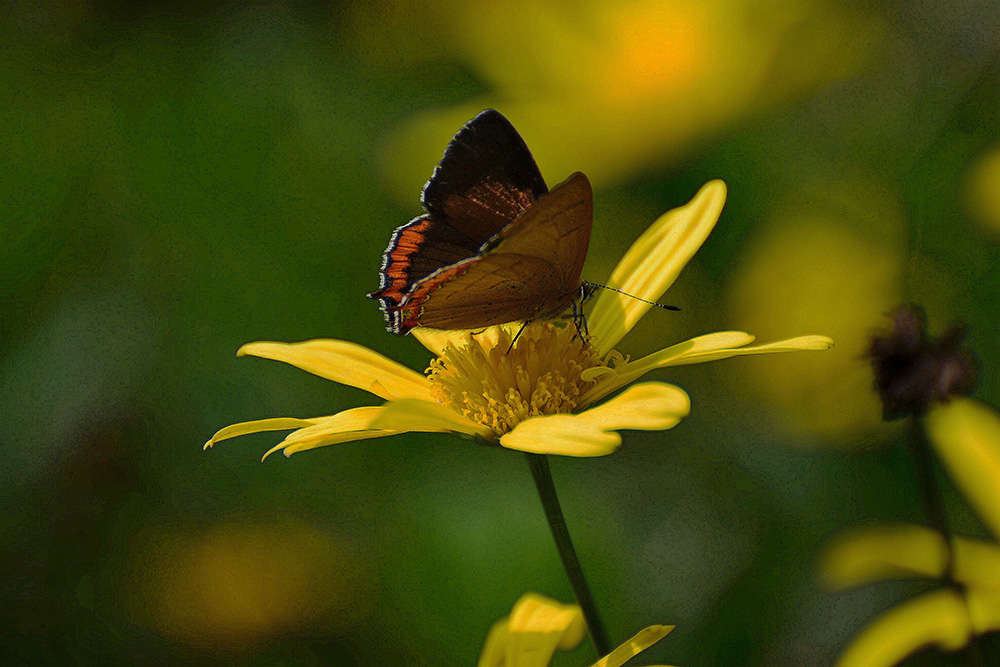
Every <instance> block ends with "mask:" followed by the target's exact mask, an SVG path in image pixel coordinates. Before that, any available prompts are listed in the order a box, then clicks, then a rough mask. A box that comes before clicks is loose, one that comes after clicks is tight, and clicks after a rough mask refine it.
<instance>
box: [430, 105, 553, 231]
mask: <svg viewBox="0 0 1000 667" xmlns="http://www.w3.org/2000/svg"><path fill="white" fill-rule="evenodd" d="M546 192H548V188H547V187H546V186H545V181H544V180H543V179H542V174H541V172H539V171H538V166H537V165H536V164H535V159H534V158H533V157H531V152H530V151H529V150H528V147H527V146H526V145H525V143H524V140H523V139H522V138H521V135H519V134H518V133H517V130H515V129H514V126H513V125H511V124H510V121H508V120H507V119H506V118H504V117H503V115H501V114H500V113H499V112H498V111H494V110H493V109H487V110H486V111H484V112H482V113H481V114H479V115H478V116H476V117H475V118H473V119H472V120H470V121H469V122H468V123H466V125H465V127H463V128H462V129H461V130H459V131H458V134H456V135H455V138H454V139H452V140H451V143H450V144H448V148H447V149H446V150H445V152H444V157H443V158H441V163H440V164H438V166H437V168H436V169H435V170H434V175H433V176H431V180H430V181H429V182H428V183H427V185H426V186H425V187H424V193H423V197H422V200H421V201H422V202H423V204H424V208H426V209H427V212H428V213H430V214H431V216H432V217H433V218H434V219H435V220H438V221H441V222H442V223H443V224H448V225H451V226H454V227H457V228H458V229H461V230H462V231H463V232H465V233H467V234H469V235H470V236H473V237H474V238H475V239H476V240H478V241H479V246H482V245H483V244H484V243H486V242H487V241H488V240H490V239H491V238H493V236H495V235H496V234H497V233H499V232H500V230H501V229H503V228H504V227H506V226H507V225H509V224H510V223H511V222H513V221H514V218H516V217H517V216H518V215H520V214H521V212H522V211H524V210H525V209H526V208H528V207H529V206H531V205H532V204H533V203H534V202H535V200H536V199H538V198H539V197H541V196H542V195H543V194H545V193H546Z"/></svg>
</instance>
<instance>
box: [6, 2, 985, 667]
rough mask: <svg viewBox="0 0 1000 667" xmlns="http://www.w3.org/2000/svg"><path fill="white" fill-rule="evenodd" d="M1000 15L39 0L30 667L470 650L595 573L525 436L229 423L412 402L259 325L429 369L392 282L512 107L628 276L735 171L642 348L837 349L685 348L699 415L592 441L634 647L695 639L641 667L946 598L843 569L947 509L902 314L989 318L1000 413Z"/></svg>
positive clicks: (836, 640) (9, 203)
mask: <svg viewBox="0 0 1000 667" xmlns="http://www.w3.org/2000/svg"><path fill="white" fill-rule="evenodd" d="M998 19H1000V13H998V9H997V6H996V4H995V3H994V2H992V1H986V0H956V1H954V2H947V3H941V2H932V1H929V0H898V1H897V2H885V3H867V2H839V1H837V2H834V1H830V2H823V1H819V0H793V1H792V2H786V1H785V0H672V1H662V2H656V1H654V0H627V1H625V2H613V1H611V0H589V1H586V2H583V3H569V2H563V1H561V0H543V1H541V2H528V1H527V0H524V1H520V0H519V1H514V2H510V3H504V4H499V3H498V4H492V3H486V2H465V1H462V2H460V1H458V0H453V1H449V0H442V1H440V2H431V3H421V2H409V1H407V0H399V1H389V0H386V1H374V2H354V3H351V2H347V3H323V2H318V1H313V2H261V3H256V2H232V3H215V4H213V3H193V2H191V3H176V2H124V1H121V0H111V1H103V2H97V1H95V0H74V1H69V0H66V1H58V0H35V1H18V0H14V1H13V2H8V3H4V5H3V8H2V10H0V28H2V29H0V44H2V55H3V58H2V60H0V85H2V90H3V92H4V95H3V100H2V102H0V155H2V161H0V216H2V217H0V285H2V286H0V307H2V311H0V312H2V319H0V423H2V428H0V433H2V435H0V438H2V442H3V454H4V465H3V468H2V472H0V475H2V476H3V478H2V487H0V488H2V494H3V519H2V526H3V528H2V531H0V569H2V571H3V573H4V575H3V577H2V583H0V586H2V587H0V597H2V604H0V615H2V625H0V659H2V660H3V662H4V663H5V664H32V665H35V664H60V665H62V664H129V665H207V664H217V665H228V664H239V665H262V666H264V665H266V666H270V665H275V666H276V665H327V664H336V665H383V664H414V665H425V664H426V665H470V664H473V663H474V661H475V660H476V657H477V655H478V652H479V649H480V647H481V644H482V641H483V638H484V637H485V635H486V632H487V629H488V628H489V626H490V624H491V623H492V622H493V621H495V620H497V619H498V618H500V617H501V616H503V615H505V614H506V613H507V612H508V611H509V609H510V607H511V605H512V604H513V602H514V601H515V600H516V599H517V598H518V597H519V596H520V595H521V594H522V593H524V592H526V591H529V590H533V591H539V592H542V593H545V594H547V595H549V596H552V597H555V598H558V599H561V600H563V601H570V600H571V599H572V595H571V592H570V589H569V586H568V584H567V583H566V580H565V578H564V576H563V574H562V571H561V569H560V566H559V563H558V559H557V555H556V552H555V549H554V547H553V546H552V543H551V539H550V537H549V534H548V530H547V527H546V525H545V522H544V518H543V515H542V512H541V508H540V505H539V502H538V500H537V497H536V495H535V491H534V488H533V485H532V483H531V480H530V475H529V474H528V470H527V466H526V464H525V461H524V457H523V456H521V455H520V454H519V453H517V452H508V451H501V450H499V449H493V448H485V447H477V446H474V445H472V444H470V443H468V442H466V441H460V440H457V439H454V438H449V437H444V436H438V435H407V436H399V437H394V438H388V439H383V440H376V441H370V442H359V443H352V444H347V445H343V446H340V447H336V448H325V449H320V450H317V451H313V452H306V453H302V454H298V455H296V456H294V457H292V458H290V459H284V458H282V457H273V458H271V459H269V460H268V461H267V462H266V463H265V464H261V463H260V462H259V459H260V455H261V454H262V453H263V452H264V451H265V450H266V449H267V448H269V447H270V446H271V445H272V444H274V443H275V442H277V441H278V439H279V438H280V436H278V435H272V436H268V435H259V436H251V437H246V438H242V439H239V440H233V441H227V442H225V443H223V444H220V445H219V446H217V447H216V448H215V449H213V450H211V451H208V452H203V451H202V449H201V445H202V443H203V442H204V441H205V440H206V439H207V438H208V437H209V436H210V435H211V434H212V433H214V432H215V431H216V430H217V429H219V428H221V427H223V426H225V425H227V424H230V423H233V422H236V421H242V420H249V419H258V418H264V417H270V416H282V415H284V416H300V417H309V416H316V415H323V414H332V413H333V412H336V411H338V410H341V409H344V408H348V407H352V406H355V405H361V404H373V403H374V402H375V400H376V399H374V397H372V396H370V395H367V394H365V393H364V392H360V391H357V390H354V389H350V388H345V387H341V386H336V385H334V384H332V383H329V382H325V381H323V380H320V379H319V378H316V377H313V376H311V375H308V374H306V373H303V372H301V371H298V370H296V369H294V368H291V367H288V366H284V365H282V364H277V363H272V362H266V361H261V360H258V359H237V358H236V357H235V356H234V352H235V350H236V349H237V348H238V347H239V346H240V345H241V344H243V343H245V342H249V341H252V340H279V341H298V340H305V339H309V338H318V337H330V338H343V339H347V340H353V341H358V342H362V343H364V344H366V345H368V346H370V347H372V348H373V349H375V350H378V351H380V352H382V353H384V354H386V355H388V356H391V357H393V358H395V359H398V360H400V361H402V362H404V363H406V364H408V365H410V366H411V367H413V368H416V369H418V370H419V369H423V368H425V367H426V365H427V363H428V361H429V357H428V353H427V352H426V351H425V350H424V349H423V348H422V347H421V346H420V345H419V344H417V343H416V341H414V340H413V339H412V338H397V337H393V336H391V335H389V334H387V333H385V332H384V331H383V329H382V319H381V316H380V314H379V312H378V308H377V306H376V304H375V303H374V302H371V301H369V300H367V299H366V298H365V293H366V292H368V291H371V290H373V289H375V288H376V287H377V285H378V275H377V271H378V267H379V261H380V254H381V252H382V250H383V248H384V246H385V243H386V241H387V240H388V237H389V234H390V232H391V230H392V229H393V228H394V227H396V226H398V225H400V224H402V223H404V222H406V221H407V220H409V219H410V218H411V217H413V216H414V215H416V214H417V213H418V212H419V210H420V208H419V193H420V187H421V186H422V184H423V182H424V181H425V180H426V179H427V178H428V177H429V175H430V173H431V170H432V169H433V167H434V165H435V164H436V163H437V160H438V159H439V158H440V155H441V152H442V151H443V149H444V147H445V145H446V143H447V141H448V139H449V138H450V136H451V135H452V134H453V133H454V132H455V131H456V130H457V129H458V128H459V127H460V126H461V125H462V123H464V122H465V121H467V120H468V119H470V118H471V117H472V116H474V115H475V114H476V113H477V112H478V111H480V110H482V109H484V108H487V107H494V108H497V109H499V110H500V111H501V112H503V113H504V114H506V115H507V116H508V117H509V118H510V119H511V121H512V122H513V123H514V125H515V126H516V127H517V128H518V129H519V131H520V132H521V134H522V135H523V136H524V138H525V140H526V142H527V144H528V146H529V147H530V148H531V149H532V151H533V152H534V154H535V157H536V159H537V161H538V164H539V166H540V168H541V170H542V173H543V174H544V175H545V177H546V179H547V180H548V182H549V184H550V185H553V184H555V183H558V182H560V181H561V180H563V179H564V178H565V177H566V176H567V175H568V174H569V173H570V172H571V171H574V170H579V171H583V172H585V173H587V174H588V175H589V176H590V177H591V179H592V180H593V182H594V185H595V188H596V195H595V207H596V213H595V215H596V218H595V230H594V238H593V241H592V244H591V253H590V257H589V259H588V266H587V269H586V270H585V272H584V276H585V277H586V278H588V279H591V280H596V281H600V280H603V279H605V278H606V277H607V275H608V274H609V272H610V270H611V268H612V267H613V266H614V264H615V262H616V261H617V259H618V258H619V257H620V256H621V254H622V253H623V252H624V250H625V249H626V248H627V247H628V246H629V244H630V243H631V242H632V240H633V239H634V238H635V237H636V236H637V235H638V234H639V233H641V231H642V230H643V229H645V227H646V226H647V225H648V224H649V223H651V222H652V221H653V220H654V219H655V218H656V217H657V216H658V215H659V214H660V213H662V212H664V211H666V210H667V209H669V208H673V207H675V206H678V205H681V204H683V203H684V202H686V201H687V200H688V199H689V198H690V197H691V196H692V195H693V194H694V192H695V191H696V190H697V188H698V187H699V186H700V185H701V184H702V183H704V182H705V181H707V180H709V179H710V178H716V177H718V178H723V179H725V180H726V182H727V183H728V185H729V189H730V199H729V203H728V204H727V207H726V210H725V212H724V213H723V216H722V219H721V221H720V223H719V225H718V227H717V228H716V231H715V232H714V233H713V235H712V236H711V237H710V238H709V240H708V242H707V243H706V245H705V246H704V247H703V248H702V250H701V251H700V252H699V253H698V255H697V256H696V257H695V259H694V260H693V262H692V263H691V264H690V265H689V267H688V268H687V269H686V271H685V273H684V274H683V275H682V276H681V279H680V280H679V281H678V283H677V284H676V285H675V286H674V288H672V289H671V291H670V292H669V293H668V295H667V296H666V297H665V299H664V300H665V301H667V302H669V303H672V304H676V305H679V306H681V307H682V308H683V312H682V313H680V314H673V313H655V312H654V313H651V314H649V315H648V316H647V317H646V318H645V319H644V320H643V322H642V323H641V325H640V326H639V327H637V328H636V330H634V331H633V332H632V334H631V335H630V336H629V337H628V338H626V339H625V340H624V341H623V342H622V344H621V345H620V346H619V349H621V350H622V351H623V352H625V353H628V354H631V355H632V356H633V357H635V356H637V355H639V354H643V353H646V352H649V351H652V350H654V349H658V348H660V347H664V346H666V345H668V344H671V343H673V342H677V341H679V340H683V339H684V338H687V337H690V336H694V335H699V334H702V333H707V332H710V331H715V330H722V329H745V330H747V331H750V332H751V333H754V334H756V335H758V336H759V337H760V338H761V339H762V340H765V341H767V340H773V339H776V338H779V337H780V338H783V337H789V336H793V335H800V334H810V333H819V334H826V335H830V336H832V337H833V338H834V339H835V340H836V341H837V347H836V348H835V349H834V350H833V351H830V352H824V353H802V354H799V355H785V356H778V357H769V358H761V359H745V360H733V361H728V362H719V363H716V364H711V365H707V366H690V367H684V368H678V369H676V370H671V371H670V372H669V373H667V372H660V374H659V375H658V376H657V379H662V380H667V381H670V382H674V383H676V384H678V385H679V386H681V387H683V388H684V389H686V390H687V391H688V392H689V393H690V395H691V397H692V402H693V410H692V414H691V416H690V417H689V418H687V419H685V420H684V421H683V422H682V423H681V424H680V425H679V426H678V427H677V428H675V429H673V430H671V431H666V432H658V433H629V434H626V436H625V444H624V446H623V448H622V449H621V451H620V452H618V453H616V454H615V455H613V456H608V457H604V458H600V459H596V460H588V459H556V460H553V461H552V467H553V473H554V476H555V480H556V484H557V487H558V488H559V490H560V494H561V497H562V501H563V505H564V508H565V511H566V514H567V519H568V522H569V524H570V529H571V531H572V532H573V534H574V537H575V540H576V542H577V547H578V549H579V551H580V554H581V559H582V561H583V565H584V567H585V569H586V571H587V573H588V575H589V577H590V579H591V584H592V586H593V588H594V591H595V596H596V598H597V602H598V605H599V606H600V607H601V609H602V611H603V614H604V615H605V616H606V621H607V624H608V626H609V630H610V633H611V635H612V640H613V641H614V642H616V643H617V642H620V641H623V640H624V639H626V638H627V637H629V636H631V635H632V634H633V633H634V632H635V631H637V630H638V629H639V628H641V627H644V626H646V625H649V624H652V623H669V624H676V625H677V626H678V628H677V630H676V631H675V632H674V633H673V634H671V635H670V636H669V637H668V638H667V639H665V640H664V641H662V642H660V644H658V645H657V646H655V647H654V648H652V649H650V650H649V651H647V652H646V653H645V654H644V655H643V660H639V662H644V663H646V664H649V663H652V662H668V663H670V664H686V665H692V666H693V665H726V666H730V667H735V666H739V665H783V666H785V667H792V666H796V665H802V666H813V665H823V664H830V663H831V662H832V661H833V660H834V658H835V656H836V655H837V654H838V653H839V651H840V650H841V649H842V648H843V647H844V646H845V645H846V643H847V642H848V641H849V638H850V637H851V636H852V633H854V632H855V631H856V630H857V629H859V628H860V627H861V626H862V625H864V624H865V623H866V622H867V621H868V620H870V619H871V618H872V617H873V616H874V615H875V614H877V613H878V612H879V611H880V610H884V609H887V608H888V607H889V606H891V605H892V604H893V602H894V601H896V600H899V599H901V598H902V597H904V596H906V595H909V594H912V593H913V592H914V591H915V590H916V588H915V584H914V585H911V584H907V583H900V584H894V585H879V586H874V587H869V588H864V589H861V590H858V591H854V592H851V593H846V594H838V595H832V594H828V593H825V592H823V591H821V590H819V589H818V588H817V586H816V584H815V580H814V574H813V558H814V556H815V554H816V551H817V549H818V547H819V546H820V545H821V544H822V543H823V541H824V540H825V539H826V538H827V537H828V536H829V535H830V534H831V533H832V532H833V531H835V530H837V529H839V528H841V527H845V526H848V525H852V524H854V523H856V522H857V521H859V520H862V519H868V518H886V519H906V520H912V521H917V522H922V521H923V519H922V514H921V512H920V508H919V507H920V506H919V502H918V499H917V497H916V490H915V484H914V481H913V476H912V470H911V467H910V464H909V461H908V459H907V458H906V455H905V450H904V448H903V447H902V446H901V444H900V442H901V440H900V438H901V432H900V431H899V429H898V428H894V427H892V426H885V425H882V424H881V423H880V422H879V421H878V416H879V415H878V405H877V403H876V400H875V397H874V395H873V394H872V393H871V392H870V391H869V387H870V384H871V377H870V372H869V371H868V370H867V368H866V367H865V365H864V360H863V358H862V354H863V349H864V345H865V340H866V337H867V336H868V335H869V334H870V332H871V331H872V330H873V329H874V328H876V327H878V326H880V325H881V324H883V323H884V317H883V316H884V314H885V313H886V312H888V311H889V310H890V309H891V308H892V307H893V306H894V305H896V304H897V303H898V302H900V301H901V300H903V299H908V300H914V301H916V302H918V303H921V304H923V305H924V306H925V307H926V309H927V311H928V314H929V318H930V322H931V326H932V330H940V329H941V328H942V327H944V326H946V325H947V324H948V323H949V322H951V321H953V320H956V319H957V320H962V321H965V322H967V323H968V324H969V325H970V335H969V338H968V341H969V344H970V346H971V347H972V348H973V349H974V350H975V352H976V354H977V355H978V358H979V360H980V362H981V382H980V387H979V390H978V391H977V394H976V395H977V396H978V397H979V398H981V399H983V400H985V401H987V402H990V403H992V404H994V405H997V404H998V403H1000V384H998V376H997V373H995V371H994V370H993V369H995V368H997V364H998V362H1000V359H998V355H1000V333H998V331H1000V312H998V309H997V303H998V297H1000V278H998V275H997V270H998V257H1000V66H998V65H1000V60H998V47H1000V20H998ZM947 495H948V497H947V498H946V500H947V501H948V505H949V508H950V510H951V511H952V516H953V517H954V518H953V520H954V523H955V526H956V531H959V532H962V533H965V534H976V533H982V531H981V529H980V528H979V527H978V525H977V524H976V523H975V520H974V519H973V517H972V516H971V515H970V514H969V513H968V511H967V510H966V509H964V505H963V503H962V502H961V499H960V498H959V497H958V496H957V494H956V493H955V492H953V491H950V490H949V491H948V494H947ZM924 585H926V584H924ZM986 650H987V655H992V657H993V658H994V659H995V660H1000V646H996V645H995V643H994V644H993V645H991V644H990V643H987V645H986ZM592 660H593V655H592V652H591V649H590V647H589V645H585V646H584V647H583V648H581V649H579V650H578V651H577V652H576V653H574V654H570V655H563V656H560V657H559V658H558V659H557V661H556V663H554V664H558V665H584V664H589V662H592ZM911 663H912V664H914V665H917V664H920V665H923V664H947V663H948V658H947V657H944V658H942V657H941V656H938V655H936V654H933V653H931V654H927V655H922V656H918V657H917V658H915V659H913V660H912V661H911Z"/></svg>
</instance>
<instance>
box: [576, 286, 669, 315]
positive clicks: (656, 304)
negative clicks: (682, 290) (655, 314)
mask: <svg viewBox="0 0 1000 667" xmlns="http://www.w3.org/2000/svg"><path fill="white" fill-rule="evenodd" d="M584 285H586V286H587V288H592V287H600V288H601V289H606V290H611V291H612V292H618V293H619V294H624V295H625V296H627V297H629V298H632V299H635V300H636V301H642V302H643V303H648V304H649V305H651V306H656V307H657V308H662V309H663V310H680V308H679V307H678V306H668V305H666V304H663V303H657V302H656V301H649V300H648V299H643V298H642V297H638V296H636V295H635V294H629V293H628V292H625V291H622V290H620V289H618V288H617V287H609V286H608V285H602V284H600V283H592V282H590V281H586V282H585V283H584ZM589 291H590V292H591V293H593V290H592V289H591V290H589Z"/></svg>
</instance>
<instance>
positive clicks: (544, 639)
mask: <svg viewBox="0 0 1000 667" xmlns="http://www.w3.org/2000/svg"><path fill="white" fill-rule="evenodd" d="M673 629H674V626H672V625H651V626H649V627H648V628H646V629H644V630H642V631H640V632H639V634H637V635H636V636H634V637H632V638H631V639H630V640H628V641H627V642H625V643H624V644H622V645H621V646H619V647H618V648H616V649H615V650H614V651H612V652H611V653H609V654H608V655H607V656H605V657H604V658H602V659H601V660H598V661H597V662H595V663H594V665H593V667H621V665H623V664H625V662H627V661H628V660H629V659H630V658H632V657H633V656H636V655H638V654H639V653H640V652H642V651H644V650H646V649H647V648H649V647H650V646H652V645H653V644H655V643H656V642H658V641H660V640H661V639H663V638H664V637H666V636H667V634H668V633H669V632H670V631H671V630H673ZM585 632H586V626H585V625H584V621H583V614H582V613H581V612H580V608H579V607H577V606H576V605H565V604H560V603H558V602H556V601H555V600H551V599H549V598H547V597H544V596H542V595H539V594H537V593H527V594H526V595H524V596H523V597H522V598H521V599H520V600H518V601H517V602H516V603H514V608H513V609H511V612H510V616H508V617H507V618H504V619H502V620H500V621H497V622H496V623H494V624H493V627H492V628H490V632H489V634H488V635H487V636H486V643H485V644H484V645H483V652H482V654H481V655H480V656H479V667H545V666H546V665H548V664H549V661H550V660H551V659H552V654H553V653H555V651H556V649H557V648H559V649H562V650H564V651H568V650H571V649H573V648H576V647H577V646H578V645H579V644H580V642H581V641H583V637H584V634H585Z"/></svg>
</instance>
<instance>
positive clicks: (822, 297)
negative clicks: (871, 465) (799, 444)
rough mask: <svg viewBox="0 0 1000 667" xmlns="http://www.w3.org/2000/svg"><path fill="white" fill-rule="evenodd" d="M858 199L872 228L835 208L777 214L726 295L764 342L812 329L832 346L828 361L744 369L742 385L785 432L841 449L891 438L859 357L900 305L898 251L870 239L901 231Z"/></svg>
mask: <svg viewBox="0 0 1000 667" xmlns="http://www.w3.org/2000/svg"><path fill="white" fill-rule="evenodd" d="M848 190H849V191H853V189H852V188H848ZM845 194H846V193H845ZM856 194H857V195H858V196H859V197H862V196H863V201H865V203H866V204H867V205H868V206H870V207H871V208H872V215H874V216H876V217H877V220H875V221H872V224H870V225H866V224H864V223H865V221H866V219H864V218H860V216H859V215H856V214H855V213H854V212H853V211H851V212H849V213H848V214H847V215H844V214H843V213H842V212H838V211H837V209H838V208H839V207H840V206H841V205H840V203H839V202H836V201H834V202H830V203H829V205H826V204H821V203H820V204H817V203H797V204H796V203H792V204H788V205H785V206H784V207H782V208H781V209H779V210H777V211H775V213H774V214H773V218H772V219H770V220H768V222H767V223H766V225H765V227H764V228H763V229H759V230H758V232H757V234H755V236H754V238H753V239H752V240H751V241H750V243H749V244H748V247H747V248H746V250H744V252H743V254H742V257H741V258H740V259H739V261H738V263H737V266H736V269H735V271H733V272H732V274H731V275H730V278H729V289H728V294H727V302H728V311H729V313H730V318H731V320H732V321H733V322H735V323H737V324H738V325H739V326H740V327H747V328H748V329H750V330H751V331H760V332H765V333H766V335H768V336H770V335H773V333H774V331H775V330H776V329H778V328H784V327H787V326H793V327H794V328H797V329H798V328H806V329H814V330H819V331H823V332H825V333H828V334H829V335H830V336H832V337H833V338H834V339H835V340H836V341H837V347H836V349H834V350H832V351H831V352H830V354H825V355H816V356H813V357H810V358H802V357H800V358H797V359H790V360H789V363H787V364H782V367H781V368H780V369H774V368H767V367H765V366H763V365H760V364H747V365H746V369H745V371H744V372H743V373H742V374H741V382H742V383H745V386H744V387H743V388H744V389H745V390H746V391H747V393H749V394H751V395H753V396H755V397H757V398H758V399H759V400H761V401H763V402H765V403H766V404H768V405H769V406H770V407H772V408H773V412H774V414H775V416H776V417H778V418H779V422H778V423H779V424H780V425H781V426H783V427H784V429H785V430H787V431H789V432H791V433H794V434H797V435H811V436H812V437H813V441H815V436H816V435H819V436H821V438H822V440H820V442H822V443H826V442H836V443H838V444H839V445H840V446H846V445H868V444H870V443H871V442H872V436H873V434H879V433H883V434H884V433H887V432H888V427H887V426H885V425H883V423H882V408H881V404H880V403H879V400H878V396H877V395H876V394H875V393H873V392H872V391H871V385H872V374H871V369H870V367H869V366H868V365H867V364H865V363H864V358H863V357H864V353H865V351H866V350H867V347H868V338H869V336H870V334H871V329H872V323H874V322H878V321H880V320H882V319H883V318H884V316H885V313H886V312H888V311H889V310H891V309H892V308H893V307H894V306H895V305H896V304H897V303H898V302H899V300H900V297H901V294H900V287H899V286H900V284H901V280H902V275H903V261H902V255H901V253H900V252H899V250H898V249H897V248H895V247H894V245H893V244H892V243H891V241H890V240H889V239H886V238H883V237H881V236H879V235H878V234H877V233H875V232H873V231H870V230H882V232H881V233H882V235H883V236H890V235H891V232H892V230H898V229H901V228H902V224H901V221H900V220H899V216H898V213H896V212H895V211H894V210H893V207H892V206H891V205H890V204H886V203H884V202H883V201H881V200H880V198H879V197H877V196H876V195H875V194H873V193H871V192H864V191H858V192H857V193H856ZM845 199H846V197H845ZM803 440H804V441H805V439H803Z"/></svg>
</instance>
